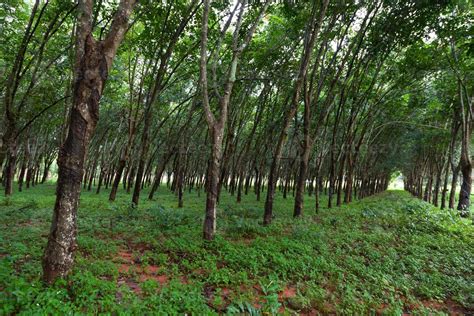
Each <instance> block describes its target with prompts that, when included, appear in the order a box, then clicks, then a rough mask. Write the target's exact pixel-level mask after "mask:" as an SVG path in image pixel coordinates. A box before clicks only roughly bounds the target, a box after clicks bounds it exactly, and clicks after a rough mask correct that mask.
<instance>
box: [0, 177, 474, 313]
mask: <svg viewBox="0 0 474 316" xmlns="http://www.w3.org/2000/svg"><path fill="white" fill-rule="evenodd" d="M52 192H53V187H52V186H46V187H37V188H33V189H30V190H29V191H27V192H24V193H20V194H17V195H15V196H13V197H12V198H11V199H10V200H9V202H8V203H6V202H5V199H4V200H2V201H0V204H1V206H0V213H1V216H0V225H1V228H2V233H0V241H1V243H0V244H1V247H0V258H1V259H0V260H1V263H0V287H1V288H2V291H1V293H0V306H1V307H2V309H1V312H0V313H2V314H12V313H20V314H31V313H44V314H73V313H81V314H82V313H93V314H97V313H118V314H121V313H127V314H130V313H131V314H143V313H156V314H183V313H188V314H217V313H228V314H235V313H246V314H249V315H261V314H265V313H268V314H275V313H277V312H279V311H280V312H281V311H282V310H285V311H287V312H289V313H291V312H300V311H311V310H318V311H320V312H322V313H339V314H370V313H375V312H376V311H380V310H383V314H389V315H391V314H398V313H400V312H401V311H406V310H412V311H413V312H415V313H421V314H423V313H435V312H436V313H440V314H442V313H448V312H449V309H448V305H445V304H443V303H441V305H440V306H441V307H438V308H434V307H433V306H435V305H430V304H432V303H431V302H437V301H440V302H446V301H450V302H454V303H450V304H455V305H456V306H457V307H456V308H460V309H461V310H465V311H467V310H470V309H472V308H474V298H473V296H472V293H474V291H473V287H472V282H471V281H470V279H472V262H473V260H474V257H473V253H472V252H469V251H466V249H472V247H474V244H473V240H474V238H473V237H474V230H473V226H472V224H471V223H470V222H469V221H468V220H465V219H460V218H459V217H458V216H456V214H455V213H453V212H451V211H446V210H443V211H440V210H439V209H436V208H433V207H431V206H430V205H429V204H427V203H425V202H422V201H419V200H416V199H414V198H411V197H409V196H408V195H407V194H406V193H402V192H388V193H384V194H382V195H380V196H378V197H373V198H368V199H365V200H362V201H360V202H355V203H353V204H351V205H350V206H343V207H341V208H339V209H333V210H327V209H322V210H321V211H320V213H318V214H317V215H314V214H312V212H311V210H307V214H306V216H305V217H303V218H302V219H298V220H294V219H292V217H291V215H292V214H291V209H292V208H291V205H292V203H291V202H292V201H291V200H285V199H283V198H281V196H278V197H277V203H276V214H277V216H276V218H275V221H274V224H272V226H270V227H264V226H261V225H260V224H259V223H258V222H259V220H260V216H261V211H260V210H261V209H262V203H260V202H255V201H254V197H252V196H244V201H243V202H242V203H241V204H240V205H239V206H235V204H233V201H232V199H231V196H228V195H227V194H224V193H223V196H222V200H221V204H220V209H219V211H218V216H219V223H221V224H222V225H220V231H219V236H218V237H217V238H216V240H215V241H213V242H211V243H209V242H203V241H202V240H201V238H200V237H201V223H202V222H201V221H202V216H201V208H200V205H203V204H202V203H203V202H204V198H205V197H204V196H201V197H198V196H197V195H196V193H191V194H190V195H189V196H188V198H187V200H186V201H187V204H188V206H187V207H186V208H184V209H176V208H175V207H174V205H175V201H174V196H173V195H172V194H170V193H168V191H167V190H166V189H164V188H163V189H160V190H159V192H158V194H159V197H160V205H157V204H156V202H150V201H146V200H145V199H144V200H143V201H142V203H141V204H140V207H139V208H130V207H129V206H128V204H127V203H126V202H125V200H126V198H127V196H125V195H124V196H120V197H119V200H118V201H117V202H115V203H113V204H109V203H108V202H106V198H105V195H106V193H104V194H100V195H98V196H97V195H96V194H92V193H88V192H85V193H83V196H82V201H81V208H80V212H79V219H80V220H79V240H78V245H79V250H78V252H77V258H76V266H75V268H74V270H73V273H72V275H71V276H70V277H69V278H68V279H67V280H60V281H59V282H57V283H56V284H55V285H53V286H51V287H45V286H44V285H43V284H42V283H41V282H40V275H41V256H42V251H43V247H44V245H45V244H46V239H45V236H46V233H47V231H48V228H49V226H48V224H49V220H50V219H49V217H50V210H51V207H52V203H53V197H54V195H53V194H51V193H52ZM145 196H146V195H145ZM323 198H324V197H323ZM307 199H308V204H310V203H311V197H307ZM32 201H34V203H33V202H32ZM185 204H186V203H185ZM194 205H196V206H194ZM20 210H21V211H20ZM7 232H8V233H7ZM127 251H128V252H129V253H130V254H131V259H127V258H125V257H124V258H121V257H120V255H119V253H121V252H127ZM128 260H133V262H129V261H128ZM122 264H125V265H127V264H128V265H130V270H129V271H128V272H124V271H119V269H120V267H121V265H122ZM153 267H155V270H156V272H154V273H155V274H154V275H156V276H160V275H161V276H166V278H165V281H160V282H164V283H160V282H158V281H159V280H160V279H154V278H153V277H152V278H147V279H142V277H143V273H144V272H143V269H151V268H153ZM183 278H185V279H183ZM157 280H158V281H157ZM183 280H185V281H183ZM137 287H138V288H139V289H140V292H136V290H134V288H137ZM285 288H286V289H287V290H286V291H287V292H288V293H291V295H288V297H285V296H284V295H283V293H284V292H285ZM423 304H424V305H423ZM433 304H434V303H433ZM438 305H439V304H438ZM430 306H431V307H430Z"/></svg>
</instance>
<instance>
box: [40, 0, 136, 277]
mask: <svg viewBox="0 0 474 316" xmlns="http://www.w3.org/2000/svg"><path fill="white" fill-rule="evenodd" d="M134 3H135V1H134V0H129V1H127V0H121V1H120V4H119V8H118V11H117V12H116V13H115V16H114V19H113V21H112V24H111V26H110V31H109V33H108V35H107V36H106V38H105V40H104V41H96V40H95V39H94V38H93V35H92V31H93V30H92V28H93V25H92V21H93V19H92V11H93V1H92V0H82V1H79V5H78V9H77V10H78V12H79V13H78V14H79V16H78V22H77V23H78V26H77V34H76V62H75V66H74V72H75V73H74V77H75V80H74V81H75V82H74V93H73V103H72V108H71V111H70V123H69V129H68V135H67V138H66V140H65V142H64V143H63V145H62V146H61V148H60V150H59V155H58V167H59V171H58V183H57V188H56V203H55V206H54V212H53V220H52V224H51V230H50V233H49V237H48V244H47V246H46V249H45V253H44V257H43V279H44V281H45V282H47V283H53V282H54V281H55V280H56V279H57V278H58V277H65V276H66V275H67V274H68V273H69V272H70V270H71V268H72V266H73V263H74V252H75V250H76V248H77V244H76V234H77V222H76V216H77V207H78V204H79V196H80V191H81V181H82V178H83V174H84V161H85V158H86V154H87V149H88V145H89V142H90V139H91V137H92V135H93V133H94V130H95V127H96V125H97V122H98V120H99V101H100V98H101V96H102V92H103V89H104V84H105V82H106V80H107V76H108V72H109V70H110V68H111V66H112V61H113V58H114V56H115V53H116V51H117V48H118V45H119V44H120V42H121V41H122V39H123V37H124V35H125V32H126V30H127V25H128V18H129V16H130V14H131V12H132V8H133V5H134Z"/></svg>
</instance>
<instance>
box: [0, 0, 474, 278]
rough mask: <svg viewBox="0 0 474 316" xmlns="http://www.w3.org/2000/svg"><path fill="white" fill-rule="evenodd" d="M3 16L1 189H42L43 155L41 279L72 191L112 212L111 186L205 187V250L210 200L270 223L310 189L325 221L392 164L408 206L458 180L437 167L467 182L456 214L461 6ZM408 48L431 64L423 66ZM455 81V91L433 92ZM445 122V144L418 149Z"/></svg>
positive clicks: (54, 11)
mask: <svg viewBox="0 0 474 316" xmlns="http://www.w3.org/2000/svg"><path fill="white" fill-rule="evenodd" d="M1 10H2V11H1V13H0V19H2V21H4V22H8V23H2V26H1V27H2V31H3V33H4V34H7V35H8V36H6V37H4V38H2V41H3V42H2V43H0V44H1V45H0V49H1V50H2V51H1V55H0V57H1V58H0V63H1V64H0V71H2V73H5V74H6V77H7V78H8V79H7V80H4V81H2V82H1V83H0V84H1V93H2V97H3V98H2V99H3V100H4V102H3V105H2V107H3V110H4V114H5V115H4V119H3V126H4V127H5V128H4V129H3V136H2V142H1V147H2V150H1V153H2V155H1V156H0V165H2V166H3V167H2V183H4V185H5V194H6V195H10V194H12V193H13V180H14V179H15V178H16V179H18V187H19V189H20V190H21V189H22V188H23V186H24V183H25V186H26V187H28V186H29V185H36V184H37V183H40V182H44V181H46V179H47V178H48V175H50V174H51V173H52V172H51V169H52V168H53V167H54V163H53V162H54V161H55V160H56V159H57V163H58V167H59V169H58V173H57V200H56V204H55V208H54V216H53V223H52V228H51V232H50V236H49V239H48V246H47V248H46V251H45V257H44V273H45V280H46V281H48V282H52V281H54V280H55V279H56V278H57V277H61V276H65V275H67V273H68V272H69V270H70V269H71V266H72V264H73V260H74V250H75V248H76V234H77V233H76V211H77V207H78V200H79V194H80V190H81V186H82V187H83V188H84V189H87V190H91V189H92V187H94V189H95V190H96V192H97V193H99V192H100V190H102V189H103V188H104V187H105V188H106V189H109V188H110V194H109V200H110V201H114V200H115V199H116V196H117V193H118V192H119V189H120V187H121V186H123V190H125V191H126V192H127V193H130V194H131V202H132V203H134V204H135V205H138V204H139V203H140V196H141V194H142V191H143V188H145V187H146V188H149V190H148V196H147V198H148V199H156V198H158V199H159V197H157V196H156V190H157V188H158V187H159V185H160V183H161V182H162V181H166V182H167V183H168V186H169V188H170V189H171V190H173V191H174V192H175V193H176V195H177V199H178V206H183V204H184V203H185V194H186V192H187V191H188V190H197V191H198V192H201V191H202V192H205V194H206V195H207V199H206V212H205V220H204V227H203V237H204V238H205V239H207V240H212V239H213V237H214V235H215V233H216V226H217V225H216V224H217V223H216V207H217V205H218V201H219V197H220V195H221V192H222V191H223V190H226V191H228V192H230V194H232V195H235V198H236V202H237V203H238V202H240V201H241V199H242V196H243V195H245V194H248V192H250V191H253V192H255V195H256V198H257V199H259V200H260V199H261V194H262V193H264V194H266V197H265V208H264V212H263V224H264V225H269V224H271V221H272V219H273V217H274V214H273V203H274V197H275V193H276V191H277V190H278V189H280V190H281V192H282V193H283V195H284V196H285V197H286V196H287V195H288V194H289V192H292V195H293V196H294V216H295V217H300V216H302V215H303V210H304V197H305V192H307V193H308V194H311V195H314V196H315V201H316V202H315V205H314V206H312V207H311V208H312V209H314V210H315V211H318V209H319V208H320V201H321V199H320V195H321V193H325V194H326V195H327V206H328V207H329V208H330V207H332V206H334V205H341V204H342V203H349V202H351V201H352V200H353V199H354V198H362V197H365V196H369V195H371V194H374V193H377V192H380V191H383V190H385V189H386V188H387V186H388V183H389V181H390V176H391V174H392V173H393V171H394V170H396V169H400V170H403V172H404V174H405V175H406V180H407V181H406V187H407V189H408V190H410V191H411V192H413V193H415V194H418V195H420V190H419V183H420V182H421V184H422V186H423V185H425V186H426V187H427V188H428V191H429V192H435V193H436V196H437V195H438V193H437V192H439V190H440V189H439V188H440V186H441V185H439V186H437V181H438V175H439V174H442V177H441V178H443V179H444V180H446V179H449V178H450V177H451V178H452V179H453V183H454V185H455V183H456V180H457V177H456V175H457V173H454V169H452V168H451V169H450V168H447V167H446V163H444V162H445V161H449V162H453V163H454V164H455V165H456V167H457V168H458V169H462V170H465V171H462V175H463V182H462V185H461V186H462V188H463V189H462V190H461V194H465V193H463V192H468V193H467V195H462V196H461V197H460V199H459V205H461V206H460V208H461V209H462V210H463V212H466V211H467V210H468V209H469V197H470V173H469V174H468V172H471V171H470V170H472V165H471V160H470V148H469V147H470V139H469V137H470V134H471V131H472V111H473V110H472V96H471V95H472V93H471V91H472V83H471V81H470V80H469V77H468V76H469V72H468V71H466V70H467V69H469V65H470V63H471V60H472V50H469V48H470V47H471V46H472V45H471V44H470V42H469V39H468V38H466V39H465V40H460V38H462V34H463V32H468V29H467V28H468V27H469V26H466V24H465V21H466V19H467V18H468V15H469V14H470V13H469V7H466V6H465V5H463V4H456V5H454V4H449V3H446V2H444V1H439V2H430V3H428V2H387V1H382V0H377V1H370V2H361V3H350V2H348V3H340V2H334V3H333V2H330V1H328V0H321V1H310V2H295V3H294V2H288V3H286V2H282V3H272V2H271V1H269V0H268V1H264V2H262V3H259V4H255V3H253V2H249V3H247V1H246V0H238V1H235V2H226V1H222V2H212V3H210V1H209V0H204V1H202V2H201V1H198V0H189V1H171V2H166V3H161V2H160V3H157V2H155V1H141V2H140V3H139V4H138V5H137V4H136V3H135V1H133V0H121V1H120V2H119V3H118V4H116V5H112V4H109V3H107V2H106V1H92V0H81V1H79V2H78V4H77V5H74V4H72V3H71V2H70V1H54V2H42V1H40V0H37V1H35V2H34V3H33V4H29V3H24V2H22V1H18V0H10V1H7V2H6V3H5V5H2V6H1ZM23 30H24V31H23ZM427 34H431V37H434V39H430V40H428V39H426V38H425V36H426V35H427ZM458 36H459V37H460V38H458ZM71 38H73V39H74V41H72V40H71ZM469 45H470V46H469ZM11 47H15V50H12V49H11ZM421 49H427V50H430V51H435V52H436V53H433V54H432V55H433V56H437V58H436V60H437V61H440V60H443V63H438V62H431V63H429V61H432V60H433V59H430V60H425V61H423V60H422V59H420V60H419V58H426V57H425V55H423V54H417V53H416V52H419V51H420V50H421ZM438 52H441V53H439V54H438ZM444 57H446V58H444ZM112 65H113V67H112ZM420 65H421V66H423V67H424V68H420V67H421V66H420ZM435 66H436V67H435ZM453 78H455V80H454V82H458V84H457V85H456V86H457V88H456V89H457V90H456V91H458V93H457V94H449V93H448V92H447V91H446V89H447V88H446V89H445V87H446V86H449V85H452V82H453ZM106 83H107V84H106ZM437 87H439V89H438V88H437ZM433 91H434V92H433ZM435 92H436V94H437V95H439V100H438V102H437V105H438V107H437V108H436V109H432V110H431V111H423V109H425V108H426V106H425V105H424V104H423V101H420V100H419V99H421V98H423V97H426V95H427V94H429V93H435ZM451 92H452V91H451ZM470 93H471V94H470ZM447 96H449V98H451V99H450V101H448V97H447ZM417 100H418V101H417ZM416 102H420V104H417V103H416ZM71 104H72V106H71ZM454 104H456V105H454ZM459 104H462V105H459ZM99 108H100V112H101V113H100V119H99ZM443 111H445V112H443ZM447 112H449V113H452V115H448V116H446V115H445V113H447ZM433 116H436V117H439V119H437V120H436V124H435V122H434V121H431V120H432V117H433ZM449 118H452V119H451V120H450V119H449ZM420 120H423V123H421V121H420ZM449 122H452V125H453V132H452V133H451V134H449V131H448V132H447V133H448V134H449V135H451V138H450V139H452V141H451V142H448V143H449V144H447V145H446V146H444V147H443V146H441V145H440V148H439V150H437V149H436V148H434V147H433V148H431V147H429V146H425V147H423V146H422V144H423V143H422V142H423V141H424V140H425V139H428V138H429V137H433V138H435V137H436V135H435V134H436V133H433V132H432V131H433V130H441V129H445V130H448V128H447V127H446V126H447V125H449ZM443 124H444V125H443ZM407 126H408V127H409V128H407ZM410 126H411V128H410ZM433 126H434V127H436V128H433ZM456 126H462V128H461V127H458V128H457V129H458V130H462V132H457V131H456V132H454V129H456ZM414 128H418V130H419V131H421V132H419V133H420V135H417V134H415V132H414V130H413V129H414ZM440 137H441V138H443V137H444V136H440ZM444 138H446V137H444ZM444 138H443V139H444ZM448 138H449V137H448ZM430 141H432V139H430ZM420 142H421V143H420ZM440 143H441V141H440ZM458 147H459V148H461V151H459V153H458ZM58 148H59V150H58ZM446 152H448V154H446ZM439 155H441V156H442V157H443V159H444V160H443V163H442V164H441V165H442V166H439V165H440V163H439V162H438V161H439V160H438V158H437V157H439ZM459 155H460V156H459ZM428 156H429V157H431V158H430V159H427V158H426V157H428ZM458 157H461V159H459V158H458ZM428 160H429V162H427V161H428ZM439 168H441V171H439V170H438V169H439ZM430 177H431V178H430ZM430 179H431V180H430ZM468 180H469V181H468ZM430 181H431V182H430ZM430 183H431V184H430ZM93 184H95V185H93ZM453 190H454V189H453ZM425 191H426V190H425ZM442 192H445V190H442ZM466 196H467V198H466ZM427 200H430V201H435V200H436V201H437V200H438V198H434V197H433V196H432V195H430V194H429V197H428V198H427ZM443 200H444V198H443ZM450 206H452V205H451V204H450Z"/></svg>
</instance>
